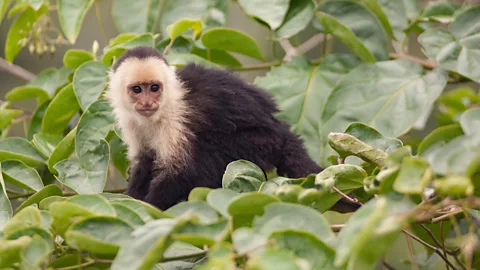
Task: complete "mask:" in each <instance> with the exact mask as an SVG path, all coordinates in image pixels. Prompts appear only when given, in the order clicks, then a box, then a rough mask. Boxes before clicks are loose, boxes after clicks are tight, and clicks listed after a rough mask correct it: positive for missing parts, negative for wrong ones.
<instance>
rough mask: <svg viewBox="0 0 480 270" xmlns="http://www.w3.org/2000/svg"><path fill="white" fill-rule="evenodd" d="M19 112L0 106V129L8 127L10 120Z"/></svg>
mask: <svg viewBox="0 0 480 270" xmlns="http://www.w3.org/2000/svg"><path fill="white" fill-rule="evenodd" d="M21 113H22V111H21V110H12V109H7V108H0V129H4V128H6V127H8V126H9V125H10V123H11V122H12V120H13V119H14V118H15V117H16V116H17V115H19V114H21Z"/></svg>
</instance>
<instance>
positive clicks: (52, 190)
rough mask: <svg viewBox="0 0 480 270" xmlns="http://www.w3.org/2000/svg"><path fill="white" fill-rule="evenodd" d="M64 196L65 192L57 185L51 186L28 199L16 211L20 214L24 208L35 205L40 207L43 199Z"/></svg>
mask: <svg viewBox="0 0 480 270" xmlns="http://www.w3.org/2000/svg"><path fill="white" fill-rule="evenodd" d="M62 195H63V192H62V190H61V189H60V188H59V187H58V186H57V185H55V184H51V185H48V186H45V187H44V188H42V189H41V190H39V191H38V192H36V193H35V194H33V195H32V196H30V197H28V199H27V200H26V201H24V202H23V203H22V204H21V205H19V206H18V207H17V209H15V211H16V212H18V211H20V210H22V209H23V208H25V207H27V206H30V205H33V204H36V205H40V202H41V201H42V200H43V199H46V198H48V197H52V196H62Z"/></svg>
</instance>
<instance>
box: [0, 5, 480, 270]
mask: <svg viewBox="0 0 480 270" xmlns="http://www.w3.org/2000/svg"><path fill="white" fill-rule="evenodd" d="M467 2H468V1H467ZM97 4H98V3H97V2H96V1H94V0H58V1H56V3H54V2H53V1H51V2H50V1H46V0H0V21H1V20H2V18H3V19H4V20H11V21H12V25H11V28H10V30H9V32H8V37H7V39H6V44H5V59H6V60H7V61H9V62H13V61H14V59H15V58H16V56H17V55H18V53H19V52H20V51H21V50H22V49H23V48H25V49H27V48H28V49H29V50H30V52H31V53H32V54H33V53H34V54H37V55H41V54H45V53H54V52H55V49H56V46H58V44H59V43H65V42H70V43H72V44H74V43H75V41H76V39H77V37H78V34H79V32H80V30H81V26H82V23H83V19H84V17H85V15H86V13H87V12H88V11H89V10H90V9H91V8H92V6H93V5H97ZM228 4H232V3H229V1H228V0H197V1H187V0H151V1H130V0H113V7H112V10H111V14H112V16H113V19H114V22H115V24H116V27H117V29H118V30H119V32H121V34H119V35H118V36H117V37H115V38H113V39H111V40H110V41H109V43H108V46H106V47H105V48H103V49H100V48H99V46H98V43H94V44H93V47H92V50H91V51H86V50H80V49H70V50H68V51H67V52H66V53H65V55H64V58H63V59H64V67H62V68H60V69H55V68H49V69H46V70H44V71H43V72H41V73H40V74H38V76H37V77H36V78H35V79H34V80H32V81H29V82H28V83H27V84H25V85H23V86H20V87H17V88H14V89H12V90H11V91H9V92H8V93H7V94H6V96H5V100H6V101H5V102H2V104H1V107H0V130H1V132H2V133H1V134H2V139H1V140H0V161H1V163H0V168H1V172H2V173H1V174H0V184H1V185H0V188H1V190H0V230H1V232H0V268H1V269H64V270H66V269H80V268H81V269H107V268H111V269H114V270H116V269H129V270H130V269H191V268H194V267H195V268H196V269H237V268H240V269H280V268H281V269H356V270H357V269H360V270H361V269H375V267H379V268H388V269H394V268H395V267H400V266H401V265H404V266H405V267H406V268H407V269H409V268H410V267H412V269H434V268H435V269H439V267H440V268H441V267H445V268H446V269H475V268H476V269H478V267H479V265H480V253H479V249H478V248H479V245H480V243H479V236H480V230H479V226H480V212H479V209H480V198H479V195H480V139H479V138H480V108H478V105H479V104H480V103H479V102H480V95H479V94H478V93H477V91H476V90H474V89H472V88H470V87H464V86H462V87H460V86H459V87H456V86H455V84H458V83H460V82H470V83H471V85H475V87H477V85H476V83H480V53H479V52H480V47H479V44H480V24H479V23H478V22H479V21H480V7H478V6H473V7H471V6H469V5H468V4H464V5H458V4H451V3H446V2H445V3H443V2H442V3H430V4H428V5H427V6H426V7H424V8H420V7H419V3H417V1H415V0H331V1H312V0H238V1H236V3H235V4H238V5H240V7H241V8H242V10H243V11H244V12H245V13H246V14H247V15H248V16H249V17H251V18H252V19H254V20H256V21H257V22H258V27H259V28H268V29H270V31H271V36H270V38H271V42H272V44H273V45H275V46H281V48H283V49H284V51H285V54H284V56H282V58H277V57H276V56H275V55H274V56H273V58H272V59H267V57H266V56H265V53H264V52H262V50H261V49H260V48H259V46H258V44H257V42H256V41H255V40H254V39H253V38H252V37H251V36H249V35H248V34H246V33H243V32H241V31H238V30H235V29H231V28H227V27H225V22H226V18H227V15H228V14H227V7H228ZM132 14H133V15H134V16H131V15H132ZM54 15H55V16H57V15H58V19H59V25H60V27H59V28H57V27H55V25H56V22H55V21H54V20H53V19H52V18H53V17H54ZM312 28H313V29H315V30H316V31H317V33H316V34H315V35H313V36H312V37H311V39H308V40H303V41H302V42H303V43H301V44H295V45H292V43H294V40H295V41H298V39H299V38H300V37H301V35H299V33H305V31H306V29H310V30H311V29H312ZM52 35H54V36H52ZM412 38H413V40H412ZM416 40H418V42H419V43H420V44H421V46H422V47H423V52H424V54H425V57H424V58H417V57H414V56H411V55H410V54H409V46H408V44H410V43H412V41H416ZM333 41H335V42H336V44H343V45H344V46H345V48H346V49H348V53H344V54H337V53H332V44H333ZM137 45H146V46H152V47H156V48H158V49H159V50H161V51H164V52H165V54H166V57H167V59H168V61H169V62H170V63H171V64H173V65H176V66H179V67H181V66H182V65H184V64H186V63H188V62H198V63H203V64H205V65H209V66H212V67H216V68H225V69H231V70H235V71H242V70H252V69H269V71H268V72H267V73H266V75H265V76H261V77H257V78H256V80H255V82H254V83H255V84H256V85H258V86H260V87H262V88H264V89H266V90H268V91H269V92H270V93H271V94H272V95H273V96H274V97H275V99H276V101H277V102H278V104H279V107H280V108H281V112H280V113H279V114H278V115H277V117H278V118H280V119H283V120H286V121H288V122H289V123H290V124H291V125H292V129H293V130H294V131H295V132H296V133H297V134H299V135H300V136H301V137H302V138H303V139H304V141H305V145H306V147H307V149H308V152H309V154H310V155H311V157H312V158H313V159H315V160H316V161H317V162H319V164H321V165H322V166H323V167H325V168H326V169H325V170H324V171H323V172H321V173H319V174H318V175H310V176H308V177H306V178H302V179H289V178H285V177H282V176H278V175H276V174H275V172H268V173H267V176H265V174H264V172H262V171H261V170H260V169H259V168H258V167H257V166H256V165H255V164H252V163H250V162H248V161H244V160H239V161H236V162H233V163H231V164H230V165H229V166H228V167H227V168H226V171H225V174H224V177H223V189H217V190H210V189H207V188H196V189H194V190H193V191H192V192H191V193H190V196H189V199H188V202H182V203H179V204H178V205H175V206H173V207H172V208H170V209H168V210H167V211H164V212H162V211H160V210H158V209H156V208H155V207H152V206H150V205H148V204H146V203H143V202H140V201H136V200H134V199H132V198H129V197H128V196H126V195H123V194H121V193H122V192H123V190H115V191H112V190H104V188H105V183H106V181H107V178H108V177H109V175H111V169H112V168H113V169H116V170H118V171H119V172H120V173H121V174H122V175H123V176H124V177H128V167H129V164H128V161H127V160H126V158H125V149H126V148H125V145H124V144H123V143H122V139H121V138H122V135H121V133H120V132H118V130H117V129H116V128H115V123H114V118H113V116H112V113H111V108H110V106H109V105H108V103H107V102H106V101H105V100H104V99H103V98H102V92H103V91H104V90H105V87H106V85H107V83H108V77H107V73H108V70H109V67H110V66H111V64H112V63H113V61H114V60H115V59H116V58H117V57H118V56H119V55H121V54H122V53H123V52H124V51H125V50H126V49H128V48H131V47H133V46H137ZM311 50H317V51H319V52H321V57H320V58H318V59H309V58H308V57H306V56H305V53H306V52H307V51H311ZM238 55H243V56H247V57H251V58H253V59H257V60H258V61H259V64H256V65H253V66H246V65H243V64H242V63H241V61H239V60H238ZM32 57H35V56H32ZM447 86H453V87H451V88H453V90H452V91H448V92H444V90H445V89H446V87H447ZM25 99H36V102H37V105H38V106H37V108H36V110H35V112H34V113H33V114H32V115H30V114H28V112H25V111H22V110H21V109H17V108H16V106H15V103H16V102H18V101H21V100H25ZM432 112H433V114H434V115H433V116H434V117H433V118H434V120H432V121H435V122H436V125H437V128H436V129H435V130H433V131H432V132H431V133H429V134H428V135H427V136H426V137H424V138H417V140H412V139H411V134H410V131H411V130H412V129H413V128H414V127H415V128H416V129H423V128H424V127H425V124H426V123H427V121H428V119H429V118H430V116H431V115H432ZM18 123H24V125H25V136H24V138H20V137H10V136H9V130H10V127H11V126H12V125H14V124H18ZM346 194H352V197H350V200H351V201H353V202H355V203H357V204H359V205H362V207H361V208H360V209H359V210H358V211H356V212H355V213H354V214H353V215H351V216H350V217H349V218H348V220H347V221H346V223H345V224H330V223H329V220H328V219H327V218H326V217H325V215H324V212H326V211H327V210H328V209H329V208H330V207H331V206H332V205H333V204H334V203H335V202H336V201H338V200H339V199H340V198H341V197H342V196H347V195H346ZM12 205H15V206H16V205H19V206H18V207H13V209H12ZM400 237H403V238H404V239H406V241H407V243H408V247H409V250H408V254H409V258H408V259H407V260H406V261H400V259H399V258H395V257H393V258H392V257H389V258H388V259H386V258H385V257H384V256H385V255H386V254H387V253H388V252H389V250H390V249H391V248H392V246H393V243H394V242H395V241H396V240H397V239H398V238H400ZM413 243H416V244H420V245H422V247H425V250H427V252H420V251H418V250H417V249H415V248H413Z"/></svg>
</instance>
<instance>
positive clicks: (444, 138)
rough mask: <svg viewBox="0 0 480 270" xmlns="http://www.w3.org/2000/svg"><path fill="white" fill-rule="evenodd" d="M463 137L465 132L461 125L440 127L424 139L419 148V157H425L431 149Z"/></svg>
mask: <svg viewBox="0 0 480 270" xmlns="http://www.w3.org/2000/svg"><path fill="white" fill-rule="evenodd" d="M461 135H463V130H462V128H461V126H460V125H459V124H453V125H448V126H443V127H439V128H437V129H435V130H434V131H432V132H431V133H430V134H428V135H427V136H426V137H425V138H424V139H423V141H422V142H421V143H420V145H419V146H418V149H417V153H418V155H420V156H423V155H424V154H426V153H427V151H428V150H429V149H430V148H431V147H437V146H439V145H444V144H446V143H448V142H449V141H451V140H452V139H455V138H456V137H458V136H461Z"/></svg>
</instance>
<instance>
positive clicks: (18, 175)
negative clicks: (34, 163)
mask: <svg viewBox="0 0 480 270" xmlns="http://www.w3.org/2000/svg"><path fill="white" fill-rule="evenodd" d="M2 174H3V178H4V179H5V181H6V182H9V183H11V184H14V185H16V186H19V187H22V188H26V189H29V190H32V191H39V190H40V189H42V188H43V187H44V186H43V182H42V178H40V175H39V174H38V172H37V171H36V170H35V169H34V168H31V167H28V166H27V165H25V163H23V162H21V161H18V160H6V161H2Z"/></svg>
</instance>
